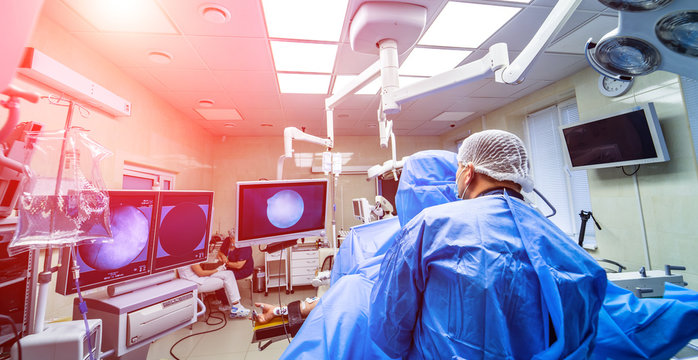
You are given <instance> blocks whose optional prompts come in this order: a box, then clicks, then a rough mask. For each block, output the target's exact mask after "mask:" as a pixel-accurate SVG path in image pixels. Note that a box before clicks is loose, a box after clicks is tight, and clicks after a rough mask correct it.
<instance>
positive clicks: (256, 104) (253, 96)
mask: <svg viewBox="0 0 698 360" xmlns="http://www.w3.org/2000/svg"><path fill="white" fill-rule="evenodd" d="M230 98H231V99H233V101H234V102H235V103H236V104H238V107H239V108H240V109H243V110H251V109H281V100H280V99H279V94H278V93H276V92H234V93H230Z"/></svg>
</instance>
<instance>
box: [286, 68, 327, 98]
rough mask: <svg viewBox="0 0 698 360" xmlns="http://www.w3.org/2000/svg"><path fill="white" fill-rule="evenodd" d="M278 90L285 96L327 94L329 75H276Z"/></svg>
mask: <svg viewBox="0 0 698 360" xmlns="http://www.w3.org/2000/svg"><path fill="white" fill-rule="evenodd" d="M276 76H277V79H278V80H279V90H280V91H281V92H282V93H287V94H327V90H328V89H329V87H330V75H318V74H284V73H278V74H276Z"/></svg>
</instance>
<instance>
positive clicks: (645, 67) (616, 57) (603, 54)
mask: <svg viewBox="0 0 698 360" xmlns="http://www.w3.org/2000/svg"><path fill="white" fill-rule="evenodd" d="M585 54H586V56H587V60H588V61H589V64H590V65H591V66H592V67H593V68H594V69H595V70H596V71H598V72H600V73H601V74H603V75H606V76H608V77H612V78H616V79H620V80H629V79H630V78H632V77H633V76H639V75H647V74H649V73H651V72H653V71H655V70H657V68H658V67H659V65H660V64H661V62H662V57H661V55H660V54H659V51H658V50H657V49H656V48H655V47H654V46H652V44H650V43H649V42H647V41H644V40H641V39H636V38H632V37H625V36H608V35H607V36H604V38H602V39H601V41H599V43H598V44H594V43H592V42H591V39H589V41H588V42H587V47H586V51H585Z"/></svg>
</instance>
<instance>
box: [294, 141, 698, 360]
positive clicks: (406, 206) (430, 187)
mask: <svg viewBox="0 0 698 360" xmlns="http://www.w3.org/2000/svg"><path fill="white" fill-rule="evenodd" d="M456 163H457V161H456V154H454V153H451V152H446V151H425V152H419V153H416V154H414V155H412V156H410V157H409V158H408V160H407V162H406V163H405V166H404V168H403V173H402V176H401V179H400V187H399V189H398V193H397V195H396V204H395V205H396V208H397V210H398V214H399V215H398V216H399V222H400V224H399V225H398V224H396V223H395V218H392V219H387V220H382V221H378V222H373V223H370V224H365V225H360V226H357V227H354V228H352V230H351V231H350V233H349V236H348V237H347V239H346V240H345V241H344V242H343V243H342V247H341V248H340V250H339V253H338V254H337V256H336V258H337V262H336V263H335V268H333V273H332V287H331V288H330V289H329V290H328V291H327V292H326V293H325V295H324V296H323V298H322V299H321V300H320V301H319V303H318V304H317V306H316V307H315V309H314V310H313V311H312V312H311V313H310V315H309V316H308V318H307V319H306V321H305V324H304V325H303V327H302V328H301V330H300V331H299V333H298V334H297V335H296V337H295V338H294V340H293V341H292V342H291V344H290V345H289V346H288V347H287V349H286V352H284V354H283V355H282V358H283V359H389V358H391V357H389V356H388V355H386V353H385V352H384V351H383V350H382V349H381V348H380V347H379V346H378V345H376V343H375V342H374V341H373V340H372V339H371V336H370V332H371V331H370V330H369V325H368V317H369V312H370V302H369V300H370V294H371V290H372V288H373V286H374V283H375V280H376V279H377V277H378V271H379V269H380V264H381V262H382V260H383V257H384V256H385V253H386V251H387V250H388V249H389V248H390V247H391V246H393V244H394V243H395V242H396V240H397V239H398V238H399V237H398V235H399V234H400V232H399V230H400V225H406V224H407V222H408V221H409V220H410V219H411V218H412V217H414V216H415V215H416V214H417V213H419V212H420V211H421V210H422V209H424V208H426V207H429V206H431V205H437V204H443V203H447V202H451V201H454V200H456V196H455V192H456V191H455V183H454V181H455V173H456V169H457V167H456V166H457V165H456ZM570 242H571V241H570ZM340 263H341V265H340V266H338V264H340ZM580 297H583V294H581V295H580ZM441 314H442V316H443V318H444V319H446V318H448V317H450V316H451V314H448V313H447V309H443V311H442V312H441ZM549 320H550V319H549ZM540 322H543V320H542V319H541V321H540ZM549 322H550V321H549ZM483 329H484V328H483ZM696 336H698V293H696V292H695V291H693V290H690V289H685V288H680V287H676V286H671V285H669V284H667V290H666V292H665V298H664V299H638V298H636V297H635V296H634V295H633V294H632V293H630V292H629V291H626V290H624V289H621V288H618V287H616V286H614V285H613V284H611V283H608V285H607V291H606V294H605V298H604V304H603V307H602V309H601V311H600V315H599V325H598V335H597V343H596V347H595V348H594V351H593V354H592V355H593V356H592V358H593V359H616V360H621V359H666V358H668V357H669V356H670V355H672V354H675V353H676V352H677V351H678V350H680V349H681V348H682V347H683V346H684V345H685V344H686V343H687V342H688V341H689V340H690V339H692V338H695V337H696ZM446 354H447V353H446V352H444V353H443V354H434V355H433V356H434V357H437V358H442V356H441V355H443V357H448V356H447V355H446ZM580 356H581V353H580ZM461 357H465V356H461ZM482 357H485V356H482ZM542 357H543V358H547V357H548V356H542ZM551 357H554V356H551ZM560 357H561V358H562V357H564V356H562V355H561V356H560ZM574 357H576V356H574ZM582 357H584V356H582Z"/></svg>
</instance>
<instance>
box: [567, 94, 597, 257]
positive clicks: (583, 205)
mask: <svg viewBox="0 0 698 360" xmlns="http://www.w3.org/2000/svg"><path fill="white" fill-rule="evenodd" d="M578 121H579V111H578V109H577V103H576V102H574V101H571V102H568V103H563V104H560V125H568V124H572V123H576V122H578ZM560 142H561V143H562V138H560ZM560 151H562V148H560ZM561 154H562V153H561ZM565 172H566V174H567V176H568V179H569V191H570V197H571V201H572V210H571V212H572V213H571V215H572V221H573V224H574V228H573V230H574V232H573V233H574V235H575V237H577V238H578V237H579V231H580V228H581V224H582V218H581V217H580V216H579V213H580V211H582V210H584V211H591V197H590V196H589V180H588V178H587V171H586V170H571V169H570V168H569V167H568V166H567V164H566V163H565ZM595 230H596V229H595V225H594V220H593V219H589V222H587V225H586V230H585V234H584V244H585V245H587V246H592V247H596V231H595Z"/></svg>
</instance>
